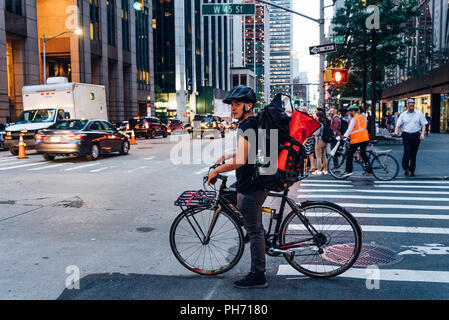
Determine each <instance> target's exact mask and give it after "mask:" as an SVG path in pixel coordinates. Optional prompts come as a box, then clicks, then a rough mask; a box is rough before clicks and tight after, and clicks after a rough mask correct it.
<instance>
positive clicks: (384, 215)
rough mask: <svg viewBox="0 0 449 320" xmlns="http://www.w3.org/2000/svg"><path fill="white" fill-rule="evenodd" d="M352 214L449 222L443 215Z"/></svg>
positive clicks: (361, 216) (358, 216) (362, 216)
mask: <svg viewBox="0 0 449 320" xmlns="http://www.w3.org/2000/svg"><path fill="white" fill-rule="evenodd" d="M351 214H352V215H353V216H354V217H357V218H376V219H431V220H449V215H442V214H400V213H351Z"/></svg>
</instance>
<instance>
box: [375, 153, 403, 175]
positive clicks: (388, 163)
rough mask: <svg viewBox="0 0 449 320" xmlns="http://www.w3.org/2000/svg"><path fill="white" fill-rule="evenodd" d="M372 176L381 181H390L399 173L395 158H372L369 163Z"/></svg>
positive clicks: (381, 156)
mask: <svg viewBox="0 0 449 320" xmlns="http://www.w3.org/2000/svg"><path fill="white" fill-rule="evenodd" d="M370 166H371V169H372V170H373V175H374V176H375V177H376V178H377V179H379V180H382V181H390V180H393V179H394V178H396V176H397V175H398V173H399V163H398V161H397V160H396V158H395V157H393V156H392V155H389V154H380V155H378V156H374V158H373V159H372V160H371V162H370Z"/></svg>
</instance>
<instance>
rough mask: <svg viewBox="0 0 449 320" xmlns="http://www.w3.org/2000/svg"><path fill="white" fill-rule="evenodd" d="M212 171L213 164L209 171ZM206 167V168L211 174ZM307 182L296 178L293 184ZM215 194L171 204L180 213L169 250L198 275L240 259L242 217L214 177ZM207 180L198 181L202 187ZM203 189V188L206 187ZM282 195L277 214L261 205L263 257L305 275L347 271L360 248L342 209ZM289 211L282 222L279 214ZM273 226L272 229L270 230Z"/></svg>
mask: <svg viewBox="0 0 449 320" xmlns="http://www.w3.org/2000/svg"><path fill="white" fill-rule="evenodd" d="M213 168H215V166H212V167H211V168H210V169H213ZM210 169H209V170H210ZM304 178H306V176H300V177H298V179H297V181H300V180H302V179H304ZM217 179H220V180H221V185H220V187H219V190H218V192H217V190H216V189H215V188H214V189H213V190H197V191H194V190H188V191H185V192H184V193H182V194H181V195H180V196H179V197H178V199H177V200H176V201H175V205H177V206H180V207H181V209H182V212H181V213H180V214H179V215H178V216H177V217H176V218H175V220H174V221H173V224H172V226H171V229H170V247H171V249H172V251H173V253H174V255H175V257H176V258H177V260H178V261H179V262H180V263H181V264H182V265H183V266H184V267H186V268H187V269H189V270H191V271H193V272H196V273H199V274H202V275H217V274H221V273H224V272H226V271H229V270H230V269H231V268H233V267H234V266H235V265H236V264H237V263H238V262H239V260H240V258H241V257H242V254H243V251H244V246H245V242H249V239H248V238H247V236H244V234H243V230H242V227H243V223H244V222H243V216H242V214H241V213H240V212H239V210H238V208H237V206H236V198H237V197H236V191H235V189H233V188H228V187H227V186H226V183H227V176H225V175H218V178H217ZM206 181H207V176H205V177H204V179H203V185H204V183H205V182H206ZM205 189H206V188H205ZM287 194H288V188H287V189H286V190H285V191H284V192H283V193H274V192H269V194H268V197H276V198H281V204H280V210H279V212H278V213H276V210H275V209H272V208H268V207H263V209H262V211H263V212H266V213H269V214H270V223H269V227H268V231H267V232H266V235H265V241H266V254H268V255H269V256H280V255H283V257H284V258H285V259H286V260H287V262H288V263H289V264H290V265H291V266H292V267H293V268H295V269H296V270H297V271H299V272H301V273H303V274H305V275H308V276H310V277H318V278H329V277H333V276H337V275H339V274H341V273H343V272H345V271H346V270H348V269H349V268H350V267H351V266H352V265H353V264H354V263H355V262H356V260H357V258H358V256H359V254H360V250H361V247H362V234H363V233H362V229H361V227H360V225H359V223H358V222H357V220H356V219H355V218H354V217H353V216H352V215H351V214H350V213H349V212H348V211H347V210H345V209H344V208H342V207H340V206H338V205H336V204H334V203H331V202H327V201H305V202H302V203H299V204H297V203H295V202H294V201H293V200H292V199H290V198H288V197H287ZM286 205H288V206H289V207H290V209H291V211H290V212H289V213H288V215H287V216H286V218H285V219H283V216H284V210H285V208H286ZM272 228H274V229H273V230H272Z"/></svg>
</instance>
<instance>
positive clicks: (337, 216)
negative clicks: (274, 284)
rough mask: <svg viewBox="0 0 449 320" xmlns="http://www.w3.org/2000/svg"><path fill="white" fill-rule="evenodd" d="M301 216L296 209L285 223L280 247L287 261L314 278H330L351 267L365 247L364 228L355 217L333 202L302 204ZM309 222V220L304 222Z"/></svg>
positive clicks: (282, 227) (282, 228)
mask: <svg viewBox="0 0 449 320" xmlns="http://www.w3.org/2000/svg"><path fill="white" fill-rule="evenodd" d="M301 211H302V212H301V214H302V218H305V219H304V220H303V219H301V218H300V217H299V216H298V214H297V213H296V212H295V211H293V212H291V213H290V214H289V215H288V216H287V217H286V218H285V220H284V221H283V223H282V226H281V240H280V247H281V249H284V250H290V251H291V252H293V254H287V253H286V254H284V257H285V259H286V260H287V262H288V263H289V264H290V265H291V266H292V267H293V268H295V269H296V270H298V271H299V272H301V273H303V274H305V275H308V276H310V277H317V278H329V277H334V276H336V275H339V274H341V273H343V272H345V271H346V270H348V269H349V268H350V267H351V266H352V265H353V264H354V263H355V262H356V260H357V258H358V256H359V254H360V250H361V248H362V231H361V228H360V226H359V224H358V223H357V221H356V220H355V218H354V217H353V216H352V215H351V214H350V213H349V212H347V211H346V210H345V209H343V208H341V207H339V206H338V205H336V204H333V203H330V202H324V201H323V202H305V203H302V204H301ZM303 221H305V222H303Z"/></svg>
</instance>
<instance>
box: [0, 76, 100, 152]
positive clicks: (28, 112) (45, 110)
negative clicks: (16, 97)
mask: <svg viewBox="0 0 449 320" xmlns="http://www.w3.org/2000/svg"><path fill="white" fill-rule="evenodd" d="M22 98H23V112H22V113H21V114H20V116H19V117H18V118H17V120H16V122H15V124H14V125H11V126H9V127H8V128H6V136H5V142H4V144H5V147H6V148H8V149H9V150H10V152H11V154H13V155H17V153H18V149H19V138H20V134H22V137H23V139H24V142H25V144H26V148H34V146H35V140H34V135H35V134H36V132H37V131H38V130H41V129H45V128H48V127H49V126H51V125H52V124H54V123H55V122H56V121H58V120H63V119H86V120H90V119H103V120H106V121H107V120H108V112H107V106H106V91H105V87H104V86H101V85H94V84H86V83H77V82H68V80H67V78H63V77H54V78H48V79H47V84H45V85H34V86H24V87H23V88H22Z"/></svg>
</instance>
